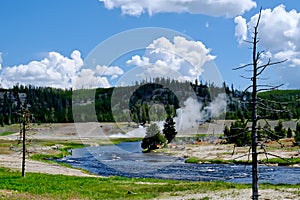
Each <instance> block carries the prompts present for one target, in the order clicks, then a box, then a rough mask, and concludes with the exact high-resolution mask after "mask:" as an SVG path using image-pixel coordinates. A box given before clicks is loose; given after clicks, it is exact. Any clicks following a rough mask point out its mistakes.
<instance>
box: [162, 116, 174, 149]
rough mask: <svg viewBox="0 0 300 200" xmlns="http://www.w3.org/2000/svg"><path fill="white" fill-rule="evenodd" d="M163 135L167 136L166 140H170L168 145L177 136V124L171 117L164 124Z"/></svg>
mask: <svg viewBox="0 0 300 200" xmlns="http://www.w3.org/2000/svg"><path fill="white" fill-rule="evenodd" d="M163 134H164V135H165V138H166V139H167V140H168V143H170V142H171V141H172V140H173V139H174V138H175V136H176V135H177V131H176V128H175V122H174V120H173V118H172V117H171V116H170V115H168V117H167V119H166V121H165V123H164V128H163Z"/></svg>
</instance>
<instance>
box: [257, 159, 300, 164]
mask: <svg viewBox="0 0 300 200" xmlns="http://www.w3.org/2000/svg"><path fill="white" fill-rule="evenodd" d="M263 162H264V163H269V164H278V165H294V164H299V163H300V158H285V159H281V158H270V159H264V160H263Z"/></svg>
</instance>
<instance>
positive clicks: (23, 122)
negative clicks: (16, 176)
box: [18, 108, 32, 177]
mask: <svg viewBox="0 0 300 200" xmlns="http://www.w3.org/2000/svg"><path fill="white" fill-rule="evenodd" d="M18 114H19V116H20V137H19V143H22V150H21V152H22V176H23V177H25V165H26V153H27V147H26V146H27V141H28V138H27V133H28V131H30V123H31V120H32V115H31V114H30V112H29V110H28V109H24V108H23V109H22V110H21V113H18Z"/></svg>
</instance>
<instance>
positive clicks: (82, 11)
mask: <svg viewBox="0 0 300 200" xmlns="http://www.w3.org/2000/svg"><path fill="white" fill-rule="evenodd" d="M261 7H262V18H261V23H260V26H259V38H260V43H259V47H260V50H261V51H264V53H263V58H264V59H266V60H267V59H268V58H271V59H272V61H279V60H282V59H288V61H287V62H285V63H284V64H281V65H277V66H274V67H273V68H272V69H269V70H267V71H266V73H265V77H266V78H268V80H267V81H266V82H267V83H268V84H278V83H284V84H285V85H284V88H300V81H299V78H298V76H299V74H300V4H299V2H298V1H291V0H289V1H279V0H272V1H270V0H259V1H258V0H239V1H237V0H218V1H213V0H211V1H199V0H84V1H83V0H43V1H38V0H1V1H0V10H1V11H0V24H1V31H0V81H1V86H2V87H11V86H12V85H14V84H16V83H20V84H33V85H38V86H52V87H59V88H69V87H82V86H87V87H110V86H112V85H115V84H130V81H132V80H134V79H137V80H138V79H144V78H152V77H156V76H163V77H171V78H172V77H173V78H176V79H178V80H191V81H193V80H195V79H196V78H199V77H200V79H203V80H206V81H215V82H218V81H219V80H214V79H220V77H221V79H222V80H224V81H225V82H226V83H228V84H233V85H234V87H235V88H237V89H244V88H245V87H247V85H248V84H249V83H248V81H247V80H244V79H243V78H241V77H240V75H246V73H245V72H243V71H233V70H232V69H233V68H235V67H238V66H240V65H242V64H247V63H248V62H251V49H249V44H247V43H245V42H244V40H251V36H252V35H251V34H252V31H253V26H254V24H255V22H256V20H257V14H258V12H259V9H260V8H261ZM147 27H154V28H157V29H158V30H160V29H161V28H163V29H166V30H168V31H166V32H164V31H162V32H161V33H160V32H159V31H158V32H156V33H155V31H154V32H153V33H152V32H151V31H148V32H146V33H143V34H141V33H140V32H139V31H137V32H138V33H139V34H138V33H137V32H136V31H134V30H136V29H137V28H138V29H139V30H141V29H145V28H147ZM130 30H131V31H132V30H133V32H130V33H136V35H135V37H132V34H131V35H129V36H128V37H124V38H125V39H124V38H123V39H122V38H121V39H120V38H119V37H118V35H120V33H121V35H122V33H124V31H130ZM146 30H147V29H146ZM165 33H166V34H165ZM169 33H172V34H169ZM125 36H126V34H125ZM149 38H150V39H149ZM118 39H120V40H118ZM141 39H142V40H143V42H144V44H143V46H142V47H143V48H142V49H130V48H131V47H130V45H132V44H136V43H138V41H141ZM105 42H107V44H113V45H111V46H109V45H106V46H105V45H101V44H103V43H105ZM109 42H111V43H109ZM105 44H106V43H105ZM124 46H126V47H128V48H124ZM97 48H98V50H97ZM99 48H100V49H99ZM122 48H124V49H125V50H127V52H123V53H122V54H120V52H119V53H117V52H118V50H120V49H122ZM95 49H96V50H95ZM96 52H102V53H101V54H100V53H99V54H98V55H95V54H97V53H96ZM108 52H109V53H110V54H114V53H115V55H114V56H115V57H114V58H115V59H114V60H111V62H106V61H105V62H102V61H103V60H105V59H106V58H107V56H106V54H107V53H108ZM95 56H96V57H97V58H95ZM261 62H263V60H262V61H261ZM212 63H213V64H212ZM217 71H219V74H218V75H216V72H217ZM209 72H211V73H209ZM209 74H210V75H209ZM128 77H130V78H128ZM216 77H218V78H216ZM128 79H130V81H128ZM125 80H127V82H126V81H125Z"/></svg>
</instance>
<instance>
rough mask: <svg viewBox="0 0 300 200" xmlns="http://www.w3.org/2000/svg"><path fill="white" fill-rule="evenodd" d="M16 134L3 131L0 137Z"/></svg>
mask: <svg viewBox="0 0 300 200" xmlns="http://www.w3.org/2000/svg"><path fill="white" fill-rule="evenodd" d="M14 133H16V132H15V131H4V132H2V133H0V136H6V135H11V134H14Z"/></svg>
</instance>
